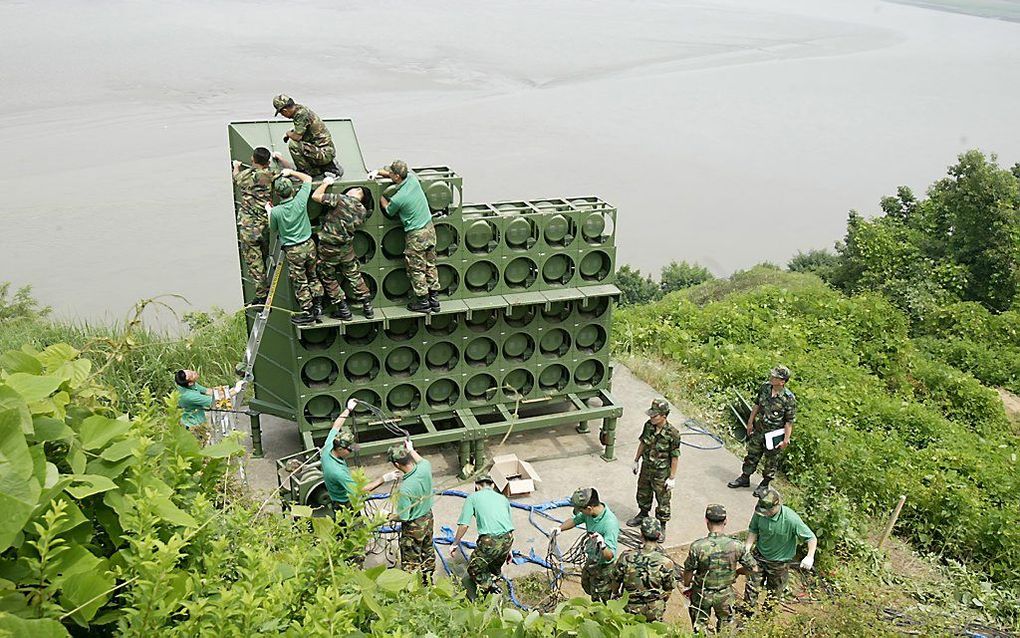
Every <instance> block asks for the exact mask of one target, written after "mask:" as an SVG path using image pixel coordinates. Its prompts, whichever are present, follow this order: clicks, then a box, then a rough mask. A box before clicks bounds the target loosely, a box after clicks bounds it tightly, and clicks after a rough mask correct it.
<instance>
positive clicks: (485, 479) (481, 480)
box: [475, 474, 496, 485]
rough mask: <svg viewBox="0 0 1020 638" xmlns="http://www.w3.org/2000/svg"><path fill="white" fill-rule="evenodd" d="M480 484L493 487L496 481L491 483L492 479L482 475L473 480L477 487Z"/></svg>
mask: <svg viewBox="0 0 1020 638" xmlns="http://www.w3.org/2000/svg"><path fill="white" fill-rule="evenodd" d="M481 483H488V484H489V485H495V484H496V481H493V480H492V477H491V476H489V475H488V474H482V475H481V476H479V477H478V478H476V479H475V485H479V484H481Z"/></svg>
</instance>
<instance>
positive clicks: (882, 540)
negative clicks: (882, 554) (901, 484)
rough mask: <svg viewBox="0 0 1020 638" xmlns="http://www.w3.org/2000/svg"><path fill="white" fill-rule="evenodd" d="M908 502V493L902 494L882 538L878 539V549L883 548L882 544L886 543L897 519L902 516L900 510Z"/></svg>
mask: <svg viewBox="0 0 1020 638" xmlns="http://www.w3.org/2000/svg"><path fill="white" fill-rule="evenodd" d="M906 502H907V495H906V494H904V495H902V496H900V502H899V503H897V504H896V508H895V509H894V510H893V512H892V516H890V517H889V524H888V525H886V526H885V531H884V532H882V538H880V539H878V549H882V545H884V544H885V541H886V539H887V538H889V534H892V530H893V527H894V526H895V525H896V519H898V518H899V517H900V510H902V509H903V504H904V503H906Z"/></svg>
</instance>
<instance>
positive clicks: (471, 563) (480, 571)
mask: <svg viewBox="0 0 1020 638" xmlns="http://www.w3.org/2000/svg"><path fill="white" fill-rule="evenodd" d="M494 488H495V484H494V483H493V482H492V479H491V478H489V477H488V476H480V477H478V478H477V479H475V491H474V493H473V494H470V495H468V497H467V499H465V501H464V506H463V508H461V511H460V518H458V519H457V535H456V536H455V537H454V539H453V546H452V547H451V548H450V556H452V557H456V556H457V552H458V551H459V550H460V541H461V539H463V538H464V534H465V533H467V529H468V525H469V524H470V523H471V519H472V517H473V518H474V519H475V522H476V523H477V524H478V541H477V542H476V543H475V550H474V551H473V552H471V558H470V559H468V567H467V576H466V577H465V578H464V586H465V587H466V588H467V595H468V598H469V599H470V600H474V599H475V598H476V597H477V596H478V594H479V593H481V594H482V595H485V594H493V593H496V591H498V587H497V585H496V582H495V580H496V579H498V578H500V577H502V574H503V565H504V564H505V563H507V562H509V561H510V556H511V551H512V550H513V546H514V523H513V516H512V514H511V513H510V501H509V500H508V499H507V498H506V497H505V496H503V495H502V494H500V493H499V492H497V491H496V490H495V489H494Z"/></svg>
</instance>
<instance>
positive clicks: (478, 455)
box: [474, 438, 489, 472]
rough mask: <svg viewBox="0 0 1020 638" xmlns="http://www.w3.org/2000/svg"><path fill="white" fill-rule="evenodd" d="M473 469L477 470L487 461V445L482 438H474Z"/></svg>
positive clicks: (486, 463)
mask: <svg viewBox="0 0 1020 638" xmlns="http://www.w3.org/2000/svg"><path fill="white" fill-rule="evenodd" d="M474 447H475V471H476V472H477V471H479V470H481V469H482V468H484V467H485V466H486V465H488V463H489V445H488V443H486V441H485V439H484V438H481V439H475V441H474Z"/></svg>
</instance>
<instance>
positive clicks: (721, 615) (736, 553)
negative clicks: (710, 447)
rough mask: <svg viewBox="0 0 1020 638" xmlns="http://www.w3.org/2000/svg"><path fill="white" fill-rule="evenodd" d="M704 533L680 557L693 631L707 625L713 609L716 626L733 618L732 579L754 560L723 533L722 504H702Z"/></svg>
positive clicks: (750, 570) (751, 568) (748, 571)
mask: <svg viewBox="0 0 1020 638" xmlns="http://www.w3.org/2000/svg"><path fill="white" fill-rule="evenodd" d="M705 525H706V526H708V536H706V537H705V538H702V539H699V540H696V541H694V542H693V543H691V549H690V552H689V553H688V554H687V560H685V561H684V587H690V588H691V589H690V595H691V604H690V607H689V608H688V612H689V613H690V615H691V626H693V627H694V631H695V633H703V632H704V631H706V629H707V628H708V623H709V617H710V616H711V614H712V610H715V623H716V629H717V630H721V629H722V627H723V625H724V624H726V623H729V622H730V621H731V620H732V618H733V600H734V593H733V583H734V582H735V581H736V580H737V575H738V574H741V575H745V576H746V575H748V574H751V573H753V572H754V568H755V562H754V559H753V558H751V554H750V552H748V551H747V548H745V547H744V544H743V543H742V542H740V541H739V540H737V539H735V538H733V537H731V536H726V535H725V531H726V508H724V507H723V506H722V505H709V506H708V507H707V508H705Z"/></svg>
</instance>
